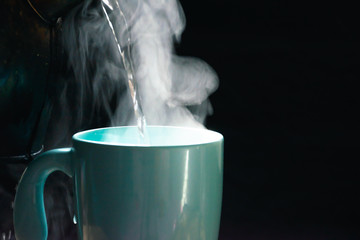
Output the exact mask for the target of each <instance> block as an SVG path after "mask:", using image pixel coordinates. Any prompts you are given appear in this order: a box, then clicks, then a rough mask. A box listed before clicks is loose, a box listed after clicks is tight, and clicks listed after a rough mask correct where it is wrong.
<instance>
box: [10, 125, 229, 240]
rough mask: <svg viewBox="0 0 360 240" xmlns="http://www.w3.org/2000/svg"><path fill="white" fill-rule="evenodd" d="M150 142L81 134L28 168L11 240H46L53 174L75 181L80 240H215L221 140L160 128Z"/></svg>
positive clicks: (124, 131)
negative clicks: (46, 187)
mask: <svg viewBox="0 0 360 240" xmlns="http://www.w3.org/2000/svg"><path fill="white" fill-rule="evenodd" d="M147 135H148V137H149V139H150V143H148V144H142V143H141V139H139V133H138V129H137V127H114V128H102V129H94V130H89V131H84V132H80V133H77V134H75V135H74V136H73V147H72V148H63V149H55V150H51V151H48V152H45V153H43V154H42V155H40V156H39V157H38V158H37V159H35V160H33V161H32V162H31V163H30V165H29V166H28V168H27V169H26V170H25V172H24V174H23V176H22V178H21V180H20V183H19V185H18V188H17V193H16V197H15V204H14V225H15V235H16V239H17V240H32V239H34V240H45V239H47V225H46V216H45V211H44V200H43V191H44V184H45V181H46V178H47V177H48V176H49V174H51V173H52V172H54V171H58V170H59V171H62V172H64V173H66V174H67V175H69V176H70V177H72V178H73V183H74V194H75V205H76V206H75V211H76V212H75V214H76V218H77V225H78V231H79V239H86V240H108V239H109V240H185V239H186V240H216V239H218V231H219V224H220V213H221V199H222V178H223V137H222V135H221V134H219V133H216V132H213V131H210V130H205V129H194V128H183V127H163V126H148V127H147Z"/></svg>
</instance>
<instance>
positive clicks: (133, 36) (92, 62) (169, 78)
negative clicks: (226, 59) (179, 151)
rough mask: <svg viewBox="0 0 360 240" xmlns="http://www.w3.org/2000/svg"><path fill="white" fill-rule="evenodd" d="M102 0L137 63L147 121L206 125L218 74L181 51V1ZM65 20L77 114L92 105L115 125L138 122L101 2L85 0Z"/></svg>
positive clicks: (81, 115)
mask: <svg viewBox="0 0 360 240" xmlns="http://www.w3.org/2000/svg"><path fill="white" fill-rule="evenodd" d="M115 1H117V2H115ZM103 5H105V6H106V8H107V10H108V13H109V18H110V20H111V22H112V24H113V26H114V30H115V32H116V34H117V37H118V40H119V43H120V45H121V47H122V48H123V49H126V54H127V56H128V59H127V60H128V61H130V64H131V65H132V70H133V73H134V79H135V82H136V85H137V86H135V87H136V88H137V94H138V99H139V102H140V104H141V105H142V110H143V112H144V115H145V117H146V121H147V123H148V124H149V125H176V126H192V127H202V124H203V122H204V120H205V118H206V116H207V115H208V114H210V113H211V112H212V109H211V105H210V103H209V101H208V96H209V95H210V94H211V93H212V92H214V91H215V90H216V88H217V86H218V79H217V76H216V73H215V72H214V71H213V70H212V68H211V67H209V66H208V65H207V64H206V63H205V62H204V61H202V60H200V59H197V58H193V57H180V56H177V55H176V53H175V49H174V43H175V42H180V39H181V34H182V32H183V30H184V28H185V17H184V13H183V10H182V8H181V6H180V4H179V2H177V1H176V0H113V1H109V0H103ZM117 6H118V7H120V9H121V13H122V14H123V15H124V16H120V15H121V14H120V12H119V11H117V9H116V7H117ZM124 17H125V18H124ZM62 26H63V27H62V32H63V34H62V35H63V41H62V42H63V46H64V49H65V50H66V54H67V57H68V67H69V68H70V69H71V71H72V72H73V75H74V78H75V80H76V83H77V84H76V85H77V88H78V93H77V97H76V99H75V101H74V102H72V103H71V104H75V105H76V106H77V108H76V109H77V110H78V111H77V113H78V121H79V122H81V121H83V120H84V112H83V111H82V109H84V108H86V107H89V105H90V107H91V108H92V109H94V110H92V113H91V114H90V116H91V117H96V116H94V114H95V115H96V113H97V111H96V109H102V112H103V113H104V114H106V116H107V117H108V118H109V124H110V125H112V126H115V125H134V124H136V119H135V115H134V110H133V103H132V101H131V96H130V92H129V85H128V84H127V81H128V73H127V72H126V69H125V64H126V63H124V62H123V61H122V60H121V58H120V57H119V54H118V51H117V46H116V42H115V40H114V36H113V35H112V32H111V29H110V27H109V25H108V24H107V22H106V17H105V16H104V12H103V11H102V7H101V2H95V1H86V2H85V3H84V4H82V5H81V6H79V7H77V8H76V9H74V11H72V12H71V13H69V14H68V15H67V16H66V17H65V18H64V22H63V24H62ZM135 90H136V89H135ZM103 117H104V116H103Z"/></svg>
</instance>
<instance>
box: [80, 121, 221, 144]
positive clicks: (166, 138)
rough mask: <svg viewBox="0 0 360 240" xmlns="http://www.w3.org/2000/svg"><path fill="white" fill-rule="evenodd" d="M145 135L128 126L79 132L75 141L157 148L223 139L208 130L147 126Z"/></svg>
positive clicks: (218, 134) (134, 127) (136, 128)
mask: <svg viewBox="0 0 360 240" xmlns="http://www.w3.org/2000/svg"><path fill="white" fill-rule="evenodd" d="M145 135H146V136H145V137H143V136H142V135H141V134H140V131H139V129H138V127H136V126H126V127H109V128H99V129H93V130H88V131H84V132H79V133H77V134H75V135H74V136H73V139H74V140H75V141H81V142H91V143H95V144H105V145H118V146H156V147H162V146H163V147H166V146H187V145H200V144H207V143H211V142H218V141H221V140H222V139H223V136H222V135H221V134H220V133H217V132H214V131H211V130H207V129H199V128H187V127H170V126H147V127H146V130H145Z"/></svg>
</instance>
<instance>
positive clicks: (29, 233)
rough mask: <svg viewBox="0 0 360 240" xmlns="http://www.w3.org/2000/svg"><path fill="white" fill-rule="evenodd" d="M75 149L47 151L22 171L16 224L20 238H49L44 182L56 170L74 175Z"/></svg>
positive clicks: (18, 239) (18, 191)
mask: <svg viewBox="0 0 360 240" xmlns="http://www.w3.org/2000/svg"><path fill="white" fill-rule="evenodd" d="M72 153H73V149H72V148H60V149H54V150H50V151H47V152H45V153H43V154H41V155H40V156H39V157H37V158H36V159H34V160H33V161H32V162H31V163H30V164H29V166H28V167H27V169H26V170H25V172H24V173H23V175H22V177H21V179H20V182H19V185H18V187H17V191H16V195H15V201H14V227H15V236H16V239H17V240H46V239H47V235H48V229H47V223H46V215H45V208H44V185H45V182H46V179H47V177H48V176H49V175H50V174H51V173H52V172H54V171H61V172H64V173H65V174H66V175H68V176H69V177H72V176H73V170H72V163H71V159H72Z"/></svg>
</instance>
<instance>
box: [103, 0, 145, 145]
mask: <svg viewBox="0 0 360 240" xmlns="http://www.w3.org/2000/svg"><path fill="white" fill-rule="evenodd" d="M109 4H110V3H109V2H107V3H106V5H107V6H105V5H104V2H103V1H101V6H102V9H103V12H104V14H105V17H106V21H107V23H108V25H109V27H110V29H111V32H112V35H113V36H114V41H115V43H116V46H117V50H118V53H119V57H120V61H121V62H122V64H123V66H124V69H125V71H126V74H127V84H128V88H129V92H130V95H131V99H132V104H133V109H134V115H135V118H136V123H137V127H138V129H139V135H140V138H141V139H140V143H142V144H148V143H149V137H148V134H147V131H146V119H145V116H144V113H143V111H142V107H141V102H140V98H139V96H138V89H137V83H136V79H135V78H134V70H133V69H134V68H133V65H132V59H131V36H130V32H129V29H128V25H127V21H126V17H125V15H124V13H123V11H122V10H121V8H120V5H119V3H118V2H117V1H113V4H115V5H116V6H113V5H109ZM106 7H109V8H111V10H112V11H118V12H117V13H118V14H120V16H121V18H122V20H123V22H124V24H125V26H124V29H126V30H127V31H128V33H127V34H128V38H127V42H126V45H125V47H124V48H123V47H122V46H121V44H120V41H119V38H118V35H117V32H116V30H115V28H114V24H113V23H112V22H111V20H110V17H109V13H108V11H107V10H106Z"/></svg>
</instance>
